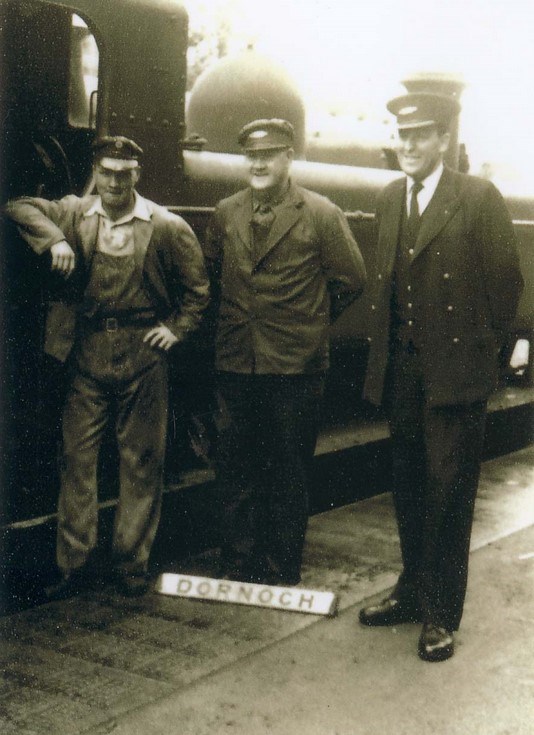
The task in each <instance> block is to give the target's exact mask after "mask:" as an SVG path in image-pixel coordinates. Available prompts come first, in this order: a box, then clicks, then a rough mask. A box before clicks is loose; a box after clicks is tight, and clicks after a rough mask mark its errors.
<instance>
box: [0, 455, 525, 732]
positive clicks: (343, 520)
mask: <svg viewBox="0 0 534 735" xmlns="http://www.w3.org/2000/svg"><path fill="white" fill-rule="evenodd" d="M533 467H534V446H531V447H528V448H526V449H524V450H521V451H519V452H515V453H513V454H509V455H506V456H504V457H501V458H499V459H495V460H492V461H490V462H487V463H485V464H484V468H483V476H482V481H481V487H480V493H479V498H478V500H477V506H476V514H475V527H474V534H473V544H472V556H471V574H470V585H469V590H468V597H467V602H466V611H465V616H464V621H463V624H462V628H461V630H460V633H459V634H458V637H457V653H456V655H455V656H454V657H453V658H452V659H451V660H450V661H447V662H445V663H440V664H427V663H423V662H421V661H420V660H419V659H418V657H417V655H416V644H417V637H418V633H419V627H418V626H412V625H406V626H399V627H398V628H391V629H375V630H372V629H365V628H363V627H361V626H359V624H358V623H357V611H358V608H359V607H360V605H361V604H362V602H363V601H365V600H368V599H371V598H373V597H380V596H381V595H382V594H383V593H384V591H385V590H387V589H388V588H389V587H390V586H391V585H392V584H393V582H394V580H395V578H396V574H397V572H398V570H399V549H398V543H397V535H396V530H395V522H394V518H393V512H392V507H391V499H390V496H389V495H388V494H385V495H380V496H377V497H374V498H371V499H369V500H365V501H360V502H359V503H356V504H353V505H350V506H346V507H344V508H339V509H336V510H333V511H330V512H328V513H323V514H320V515H317V516H314V517H313V518H312V519H311V520H310V527H309V533H308V536H307V544H306V558H305V567H304V574H303V582H302V587H306V588H318V589H331V590H333V591H336V592H337V593H338V594H339V596H340V613H339V614H338V616H337V618H335V619H323V618H319V619H318V618H315V617H313V616H308V615H300V614H298V613H289V612H280V611H276V610H264V609H258V608H249V607H242V606H237V605H227V604H224V603H209V602H204V601H202V602H201V601H195V600H184V599H179V598H171V597H164V596H160V595H147V596H146V597H145V598H143V599H140V600H127V599H125V598H123V597H121V596H120V595H118V594H117V593H116V592H115V591H114V590H113V589H112V588H107V589H104V590H102V591H100V592H98V593H95V594H93V595H89V594H87V595H84V596H82V597H79V598H75V599H72V600H68V601H65V602H61V603H51V604H47V605H42V606H40V607H37V608H34V609H32V610H27V611H24V612H21V613H18V614H15V615H12V616H8V617H6V618H4V619H2V620H1V621H0V633H1V634H2V637H3V642H2V647H1V653H0V659H1V668H2V670H3V681H2V684H1V688H0V728H1V732H2V733H4V735H6V734H9V735H11V734H12V733H13V734H14V733H17V735H30V733H31V734H32V735H44V734H45V733H46V734H47V735H56V734H57V735H82V734H83V733H93V734H94V735H97V734H99V735H102V734H103V733H113V734H114V735H160V734H161V735H163V733H165V734H166V735H167V734H172V735H174V734H176V735H207V734H208V733H209V734H210V735H218V734H219V733H221V734H222V733H230V734H231V735H245V733H246V734H247V735H264V734H265V735H268V734H269V735H384V734H386V733H390V732H391V733H395V735H397V734H400V735H404V733H406V735H408V734H409V735H419V734H421V735H426V733H431V734H432V735H530V733H531V732H532V728H531V723H532V722H534V697H533V694H534V665H533V663H532V662H533V660H534V637H533V635H532V628H533V626H532V623H533V619H532V610H533V602H534V584H533V583H534V471H533ZM212 563H213V558H212V557H211V556H210V555H209V554H207V555H205V556H204V557H201V558H197V559H195V560H191V562H190V563H189V564H188V565H185V566H184V565H182V566H181V567H180V569H178V568H177V569H176V571H183V572H189V573H199V572H202V573H207V572H209V569H210V565H211V564H212ZM168 571H172V569H168Z"/></svg>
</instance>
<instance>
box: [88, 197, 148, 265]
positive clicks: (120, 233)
mask: <svg viewBox="0 0 534 735" xmlns="http://www.w3.org/2000/svg"><path fill="white" fill-rule="evenodd" d="M134 197H135V204H134V208H133V209H132V211H131V212H129V213H128V214H125V215H124V217H120V219H117V220H112V219H110V218H109V216H108V215H107V214H106V211H105V210H104V208H103V206H102V199H101V197H97V199H96V201H95V203H94V204H93V206H92V207H91V208H90V209H88V210H87V212H85V214H84V217H90V216H91V215H93V214H98V215H99V222H98V240H97V245H96V249H97V250H99V251H100V252H101V253H107V254H108V255H115V256H116V257H124V256H126V255H133V253H134V229H133V221H134V219H141V220H144V221H145V222H150V211H149V209H148V206H147V203H146V201H145V200H144V199H143V197H141V196H139V194H138V193H137V192H134Z"/></svg>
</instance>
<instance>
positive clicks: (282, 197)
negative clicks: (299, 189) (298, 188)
mask: <svg viewBox="0 0 534 735" xmlns="http://www.w3.org/2000/svg"><path fill="white" fill-rule="evenodd" d="M290 191H291V181H289V182H288V185H287V188H286V189H284V191H283V192H282V194H280V195H279V196H278V197H277V198H276V199H269V200H268V201H266V202H260V201H258V200H257V199H255V198H254V194H253V195H252V211H253V212H257V211H258V209H259V208H260V207H261V206H262V205H263V204H267V205H268V206H269V207H271V209H274V208H275V207H277V206H278V205H279V204H282V202H283V201H285V199H287V197H288V195H289V192H290Z"/></svg>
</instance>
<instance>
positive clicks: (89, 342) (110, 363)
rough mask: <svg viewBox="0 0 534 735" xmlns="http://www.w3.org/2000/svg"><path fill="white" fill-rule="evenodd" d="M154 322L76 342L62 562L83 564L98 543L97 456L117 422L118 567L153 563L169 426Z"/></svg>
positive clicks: (66, 438) (66, 420) (128, 569)
mask: <svg viewBox="0 0 534 735" xmlns="http://www.w3.org/2000/svg"><path fill="white" fill-rule="evenodd" d="M146 331H147V328H146V327H144V328H135V327H121V328H119V329H118V330H117V331H115V332H106V331H100V332H95V333H93V334H88V335H87V336H86V337H85V338H83V339H82V340H81V342H80V343H79V344H78V346H77V350H76V354H75V361H74V365H73V369H74V374H73V378H72V383H71V385H70V388H69V391H68V394H67V399H66V403H65V407H64V411H63V454H62V461H61V468H60V470H61V473H60V474H61V487H60V496H59V505H58V533H57V561H58V566H59V567H60V569H62V570H63V571H69V570H72V569H76V568H78V567H81V566H82V565H83V564H84V563H85V562H86V561H87V559H88V556H89V554H90V552H91V551H92V550H93V548H94V547H95V546H96V543H97V526H98V502H97V501H98V497H97V496H98V488H97V468H98V456H99V452H100V448H101V446H102V440H103V438H104V435H105V433H106V427H107V426H108V424H109V422H110V421H113V429H114V435H115V437H116V440H117V448H118V455H119V468H118V474H119V484H120V490H119V502H118V506H117V510H116V513H115V523H114V530H113V556H114V563H115V566H116V567H117V569H118V570H119V571H121V572H124V573H140V572H144V571H146V569H147V565H148V558H149V554H150V549H151V546H152V543H153V541H154V537H155V535H156V530H157V527H158V522H159V517H160V508H161V495H162V487H163V461H164V453H165V442H166V431H167V403H168V397H167V362H166V359H165V358H164V357H163V356H162V355H161V354H158V353H156V352H155V351H154V350H152V349H151V348H150V347H148V346H147V345H144V344H143V341H142V338H143V336H144V334H145V333H146Z"/></svg>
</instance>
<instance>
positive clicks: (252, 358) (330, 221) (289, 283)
mask: <svg viewBox="0 0 534 735" xmlns="http://www.w3.org/2000/svg"><path fill="white" fill-rule="evenodd" d="M251 217H252V192H251V190H250V189H246V190H243V191H240V192H238V193H237V194H235V195H234V196H232V197H229V198H228V199H224V200H222V201H221V202H220V203H219V205H218V206H217V209H216V212H215V216H214V220H213V223H212V225H211V227H210V230H209V233H208V240H207V247H206V257H207V259H208V263H211V265H212V269H213V271H214V272H215V274H216V275H215V280H216V282H218V287H217V291H218V292H219V293H218V315H217V334H216V367H217V369H218V370H223V371H228V372H234V373H257V374H288V375H292V374H301V373H316V372H321V371H323V370H325V369H326V368H327V367H328V330H329V324H330V323H331V321H332V320H333V319H335V318H336V317H337V316H338V315H339V313H341V311H342V310H343V308H344V307H346V306H348V304H349V303H350V302H351V301H352V300H353V299H355V298H356V297H357V296H358V295H359V294H360V292H361V291H362V289H363V287H364V284H365V279H366V274H365V266H364V264H363V259H362V256H361V254H360V251H359V249H358V246H357V244H356V242H355V241H354V239H353V237H352V234H351V232H350V229H349V226H348V224H347V221H346V219H345V217H344V215H343V213H342V212H341V210H340V209H339V208H338V207H337V206H336V205H334V204H333V203H332V202H331V201H330V200H328V199H326V198H325V197H323V196H320V195H319V194H316V193H314V192H311V191H308V190H306V189H302V188H300V187H298V186H295V185H291V187H290V190H289V193H288V195H287V196H286V198H285V199H284V201H283V203H282V204H280V205H278V206H277V207H276V218H275V220H274V222H273V224H272V226H271V229H270V231H269V235H268V237H267V239H266V241H265V242H264V243H263V244H262V246H261V248H260V250H259V251H258V252H255V250H254V249H253V247H252V242H251V224H250V221H251Z"/></svg>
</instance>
